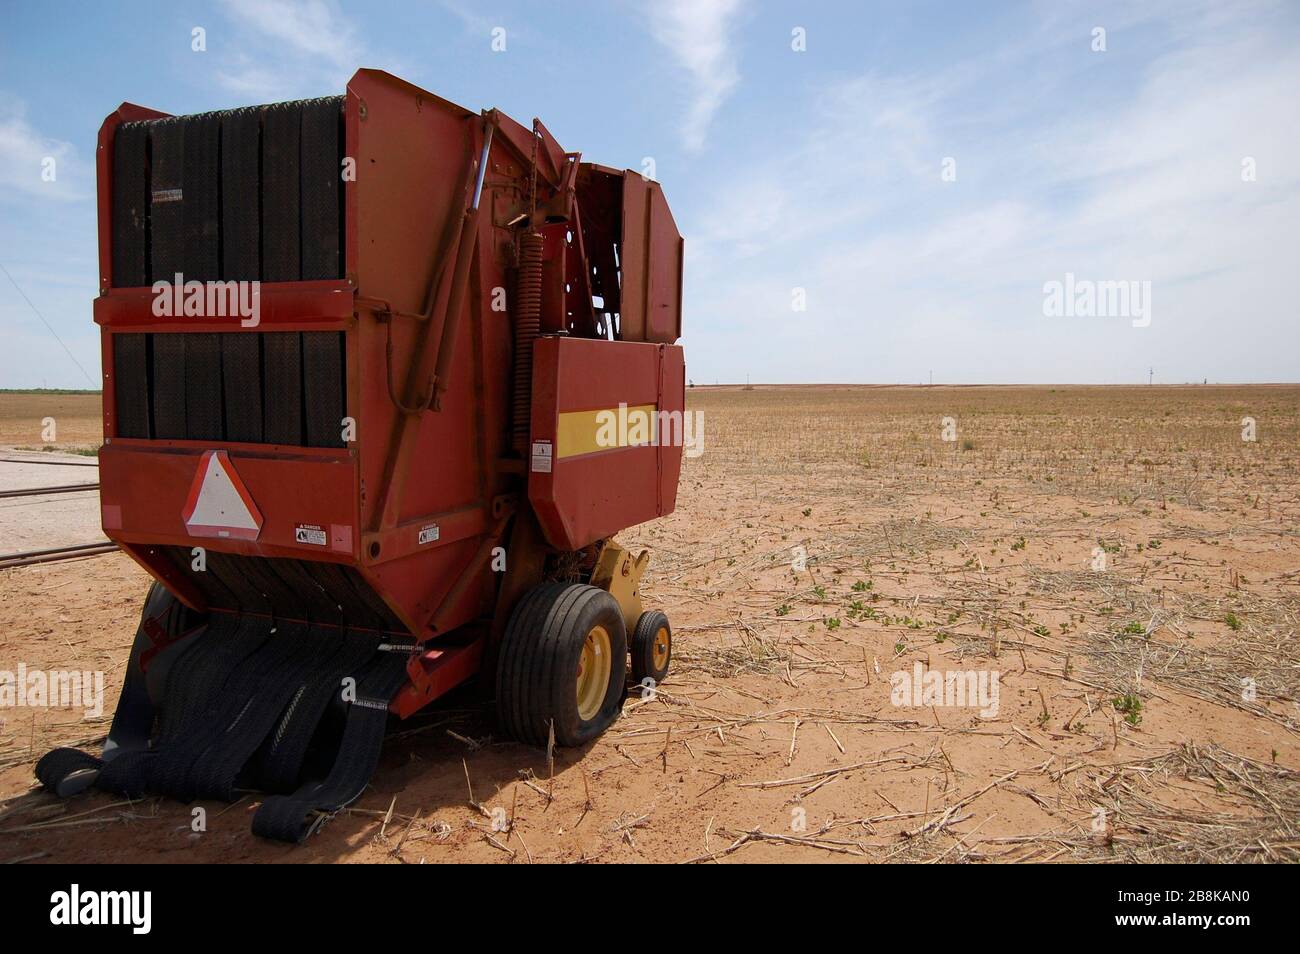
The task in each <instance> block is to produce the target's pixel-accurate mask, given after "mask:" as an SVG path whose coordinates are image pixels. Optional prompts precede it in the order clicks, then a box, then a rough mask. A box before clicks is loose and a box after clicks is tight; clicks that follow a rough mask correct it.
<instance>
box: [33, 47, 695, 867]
mask: <svg viewBox="0 0 1300 954" xmlns="http://www.w3.org/2000/svg"><path fill="white" fill-rule="evenodd" d="M97 159H98V182H99V186H98V206H99V266H100V290H99V296H98V297H97V298H96V300H95V302H94V317H95V321H96V323H97V324H98V325H99V326H100V329H101V336H102V351H103V368H104V444H103V448H102V449H101V451H100V457H99V462H100V485H101V507H102V522H103V527H104V532H105V534H106V535H107V536H108V537H109V538H110V539H111V540H113V541H114V542H115V543H117V545H118V546H119V547H120V548H121V549H122V550H123V551H124V552H126V553H127V554H128V555H130V556H131V557H132V558H133V559H134V560H135V561H136V562H138V563H139V564H140V565H141V566H142V567H144V569H145V570H147V571H148V572H149V574H150V575H151V576H152V577H153V579H154V582H153V584H152V586H151V589H150V591H149V594H148V596H147V598H146V600H145V605H144V609H143V612H142V619H141V623H140V626H139V629H138V630H137V633H136V637H135V643H134V646H133V648H132V650H131V654H130V658H129V660H128V664H127V668H126V675H125V681H124V685H123V688H122V693H121V698H120V700H119V703H118V708H117V711H116V713H115V715H114V718H113V723H112V728H111V730H110V732H109V734H108V738H107V741H106V743H105V745H104V749H103V752H102V754H100V755H98V756H96V755H91V754H89V753H85V752H82V751H79V750H75V749H56V750H54V751H52V752H50V753H48V754H47V755H46V756H45V757H44V758H42V759H41V761H40V762H39V763H38V765H37V769H36V774H37V777H38V778H39V779H40V781H41V782H42V783H43V784H44V785H45V786H46V787H47V788H48V789H50V790H52V791H54V792H55V793H57V794H59V795H62V796H68V795H72V794H75V793H77V792H79V791H82V790H85V789H87V788H89V787H91V786H94V787H97V788H99V789H103V790H106V791H110V792H115V793H120V794H124V795H128V796H138V795H143V794H146V793H154V794H162V795H166V796H171V797H175V798H178V799H181V800H183V801H192V800H196V799H222V800H233V799H234V798H235V797H237V793H239V792H244V791H249V790H255V791H260V792H263V793H265V797H264V798H263V800H262V802H261V804H260V805H259V807H258V808H257V811H256V813H255V814H254V817H253V831H254V832H256V833H257V834H260V835H262V836H265V837H268V838H274V839H279V840H285V841H290V842H297V841H301V840H303V839H304V838H305V837H307V835H309V834H310V833H311V832H312V831H313V830H314V829H315V827H316V826H317V825H319V823H320V822H321V821H322V820H323V819H325V818H328V817H329V816H330V814H332V813H334V812H337V811H338V810H340V809H341V808H343V807H345V806H346V805H348V804H350V803H351V802H352V801H354V800H355V799H356V798H357V797H358V796H359V795H360V794H361V792H362V791H363V790H364V789H365V787H366V785H367V783H368V781H369V779H370V776H371V775H372V774H373V773H374V771H375V769H376V767H377V765H378V762H379V758H380V751H381V747H382V744H383V738H384V734H385V729H386V726H387V724H388V721H389V719H390V717H396V718H399V719H405V718H407V717H409V716H411V715H413V714H414V713H416V712H418V711H419V710H421V709H423V708H424V707H426V706H428V705H429V704H430V703H432V702H433V701H434V700H436V699H438V698H439V697H441V696H442V695H444V694H445V693H447V692H448V691H450V690H451V689H453V688H455V687H457V686H460V685H461V684H464V683H468V682H471V681H477V684H478V685H479V686H480V687H481V688H483V689H484V690H486V692H487V693H488V694H489V695H493V696H494V697H495V704H496V711H497V717H498V721H499V724H500V726H501V728H502V729H503V730H504V731H505V732H506V733H508V734H509V735H511V736H513V737H514V738H516V739H518V740H520V741H521V742H524V743H527V744H531V745H539V746H540V745H548V744H550V743H551V742H552V741H553V742H554V743H556V744H559V745H563V746H579V745H582V744H584V743H586V742H588V741H590V740H592V739H594V738H595V737H596V736H598V735H599V734H600V733H601V732H603V731H604V730H605V729H606V728H607V727H608V726H609V725H610V724H611V723H612V722H613V721H614V720H615V719H616V718H617V716H618V714H619V712H620V710H621V708H622V703H623V700H624V698H625V696H626V692H627V686H628V685H629V684H635V683H639V682H644V681H646V680H654V681H656V682H657V681H660V680H662V679H663V678H664V676H665V675H666V673H667V670H668V665H669V661H670V657H671V652H672V648H671V647H672V632H671V627H670V625H669V622H668V619H667V618H666V616H665V615H664V614H663V613H662V612H659V611H657V610H653V609H647V608H646V607H645V606H643V604H642V600H641V595H640V581H641V578H642V574H643V573H644V571H645V568H646V564H647V562H648V559H649V557H648V554H646V553H644V552H643V553H640V554H634V553H632V552H629V551H628V550H625V549H624V548H623V547H621V546H620V545H619V544H618V543H617V541H616V540H615V539H614V536H615V534H616V533H617V532H618V531H620V530H622V529H624V528H627V527H631V526H634V525H636V524H640V523H643V522H645V521H648V520H651V519H654V518H656V517H659V516H662V515H664V514H667V513H669V512H671V511H672V510H673V508H674V506H675V503H676V494H677V482H678V475H679V472H680V468H681V455H682V440H681V427H682V417H683V412H684V406H683V405H684V400H685V367H684V359H683V353H682V349H681V347H680V346H679V345H677V344H676V343H675V342H676V341H677V340H678V338H679V337H680V333H681V287H682V239H681V236H680V235H679V234H678V231H677V228H676V225H675V223H674V221H673V218H672V214H671V212H670V211H669V208H668V205H667V203H666V201H665V199H664V196H663V193H662V190H661V189H660V187H659V185H658V184H657V183H655V182H653V181H648V180H646V179H644V178H643V177H642V176H641V175H639V174H637V173H633V172H625V171H619V170H616V169H612V168H607V167H604V166H599V165H595V164H592V163H587V162H582V161H581V157H580V155H579V154H577V153H572V152H566V151H564V149H563V148H561V146H560V145H559V143H557V142H556V140H555V139H554V138H553V137H552V135H551V134H550V132H549V131H548V130H547V129H546V127H545V126H543V125H542V124H541V123H540V122H538V121H536V120H534V121H533V123H532V125H531V127H528V126H524V125H521V124H520V123H517V122H515V121H514V120H512V119H510V118H509V117H508V116H506V115H504V114H502V113H501V112H499V111H497V110H487V111H484V112H482V113H474V112H470V111H468V110H465V109H463V108H461V107H459V106H457V105H455V104H453V103H450V102H447V101H446V100H443V99H441V98H439V97H437V96H435V95H433V94H431V93H428V92H426V91H424V90H421V89H419V88H417V87H415V86H412V85H411V84H409V83H406V82H403V81H401V80H399V79H397V78H395V77H393V76H390V75H388V74H387V73H384V72H380V71H376V70H360V71H359V72H357V73H356V74H355V75H354V76H353V77H352V79H351V80H350V82H349V83H348V86H347V92H346V94H345V95H344V96H337V97H327V98H322V99H313V100H304V101H298V102H290V103H279V104H275V105H269V106H263V107H255V108H243V109H232V110H227V111H220V112H211V113H202V114H196V115H187V116H169V115H166V114H163V113H160V112H156V111H154V110H151V109H146V108H143V107H140V106H135V105H131V104H123V105H122V106H121V107H120V108H119V109H118V110H116V111H115V112H114V113H113V114H112V115H110V116H109V117H108V119H107V120H106V121H105V123H104V125H103V127H102V128H101V130H100V134H99V145H98V156H97ZM614 422H617V425H616V426H611V424H612V423H614ZM628 425H630V426H628Z"/></svg>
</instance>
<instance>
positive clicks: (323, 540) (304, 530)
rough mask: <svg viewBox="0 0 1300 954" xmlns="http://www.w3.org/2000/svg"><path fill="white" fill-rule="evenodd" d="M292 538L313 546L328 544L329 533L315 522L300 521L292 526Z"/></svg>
mask: <svg viewBox="0 0 1300 954" xmlns="http://www.w3.org/2000/svg"><path fill="white" fill-rule="evenodd" d="M293 539H294V540H295V541H296V542H298V543H310V544H311V545H312V546H314V547H323V546H326V545H328V544H329V534H327V533H326V532H325V528H324V527H322V526H320V525H319V524H315V523H300V524H298V525H297V526H296V527H294V528H293Z"/></svg>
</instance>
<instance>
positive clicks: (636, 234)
mask: <svg viewBox="0 0 1300 954" xmlns="http://www.w3.org/2000/svg"><path fill="white" fill-rule="evenodd" d="M682 250H683V242H682V236H681V233H680V232H678V231H677V223H676V222H674V221H673V214H672V212H671V211H669V209H668V200H667V199H665V198H664V190H663V189H662V188H661V187H660V185H659V183H657V182H654V181H652V180H648V179H643V178H642V177H641V176H639V175H637V174H636V173H634V172H625V173H623V245H622V252H621V257H620V264H621V265H622V271H623V296H622V299H623V300H622V312H621V314H620V315H619V328H620V335H621V337H622V338H623V340H625V341H654V342H660V343H663V344H672V343H673V342H674V341H676V340H677V339H678V338H680V337H681V334H682Z"/></svg>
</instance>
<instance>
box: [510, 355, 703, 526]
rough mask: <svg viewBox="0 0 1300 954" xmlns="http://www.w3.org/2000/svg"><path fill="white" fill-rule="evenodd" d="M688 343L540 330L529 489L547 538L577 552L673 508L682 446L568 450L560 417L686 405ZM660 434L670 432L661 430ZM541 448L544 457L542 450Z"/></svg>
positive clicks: (670, 409) (678, 409)
mask: <svg viewBox="0 0 1300 954" xmlns="http://www.w3.org/2000/svg"><path fill="white" fill-rule="evenodd" d="M683 382H684V370H683V364H682V351H681V348H679V347H677V346H668V345H656V344H650V343H646V342H632V341H601V340H599V339H592V338H568V337H563V336H544V337H542V338H539V339H538V340H537V342H536V343H535V344H534V347H533V414H532V435H531V440H532V444H533V449H534V450H537V449H538V445H539V444H542V445H545V444H549V445H550V447H551V449H552V456H551V459H550V461H549V463H547V462H545V461H544V460H542V459H540V458H534V459H533V460H532V461H530V473H529V476H528V497H529V500H530V501H531V502H532V504H533V508H534V510H535V511H536V512H537V517H538V521H539V523H540V524H541V526H542V530H543V532H544V533H545V535H546V539H547V542H549V543H550V544H551V545H552V546H554V547H556V548H558V549H561V550H575V549H578V548H580V547H584V546H586V545H587V544H589V543H592V542H594V541H596V540H599V539H601V538H604V537H608V536H611V535H613V534H614V533H617V532H618V531H619V530H622V529H624V528H626V527H630V526H635V525H636V524H639V523H644V522H645V521H647V520H653V519H654V518H655V517H660V516H663V515H664V514H667V513H670V512H671V511H672V510H673V508H674V507H675V506H676V502H677V498H676V487H677V478H678V474H679V472H680V469H681V454H682V448H681V447H680V446H665V445H664V444H663V443H660V444H658V445H657V446H614V447H608V448H603V449H599V450H595V451H592V452H584V453H578V454H576V455H574V456H562V451H561V449H560V441H559V437H560V435H559V423H560V415H561V414H563V413H566V412H571V411H599V410H614V409H617V408H618V407H619V405H625V406H626V407H638V406H644V405H652V406H654V407H655V408H656V409H657V411H658V412H666V413H669V414H673V413H675V414H676V415H677V416H678V418H680V415H681V414H683V413H684V405H685V391H684V387H683ZM661 433H665V434H666V432H664V431H661ZM543 456H544V455H543Z"/></svg>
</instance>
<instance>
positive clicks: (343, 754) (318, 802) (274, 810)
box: [253, 647, 413, 843]
mask: <svg viewBox="0 0 1300 954" xmlns="http://www.w3.org/2000/svg"><path fill="white" fill-rule="evenodd" d="M411 648H413V647H394V649H393V651H389V652H380V653H379V654H378V655H377V656H376V657H375V658H373V659H372V660H371V662H370V663H369V664H368V665H367V666H366V668H365V669H364V671H363V672H362V673H361V676H360V678H359V679H358V680H357V699H356V701H355V702H353V703H352V704H351V705H350V706H349V707H348V714H347V721H346V723H345V725H344V728H343V739H342V741H341V742H340V743H339V750H338V755H337V756H335V759H334V766H333V768H331V769H330V772H329V775H327V776H326V777H325V779H324V780H323V781H320V782H310V783H308V784H306V785H303V786H302V787H301V788H299V789H298V791H296V792H294V793H293V794H292V795H272V796H271V797H270V798H268V799H267V800H266V801H264V802H263V803H262V805H261V807H260V808H258V810H257V812H256V813H255V814H254V815H253V834H255V835H261V836H262V837H263V838H274V839H276V840H277V841H289V842H295V843H298V842H302V841H303V840H304V839H306V838H307V836H308V835H310V834H311V833H312V832H313V831H315V829H316V827H317V826H318V825H319V824H320V823H321V821H323V820H324V818H325V817H326V815H328V814H330V813H333V812H337V811H339V810H340V809H343V808H346V807H347V806H348V805H350V804H352V803H353V802H354V801H356V800H357V799H358V798H359V797H360V796H361V793H362V792H364V791H365V790H366V785H367V783H368V782H369V781H370V777H371V776H372V775H374V774H375V769H376V768H377V767H378V765H379V753H380V750H381V749H382V747H383V743H384V729H385V727H386V726H387V723H388V703H389V700H391V699H392V697H393V694H394V693H395V692H397V690H398V688H399V687H400V686H401V684H402V682H403V681H404V680H405V678H406V663H407V660H408V658H409V654H410V653H409V651H410V649H411Z"/></svg>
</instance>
